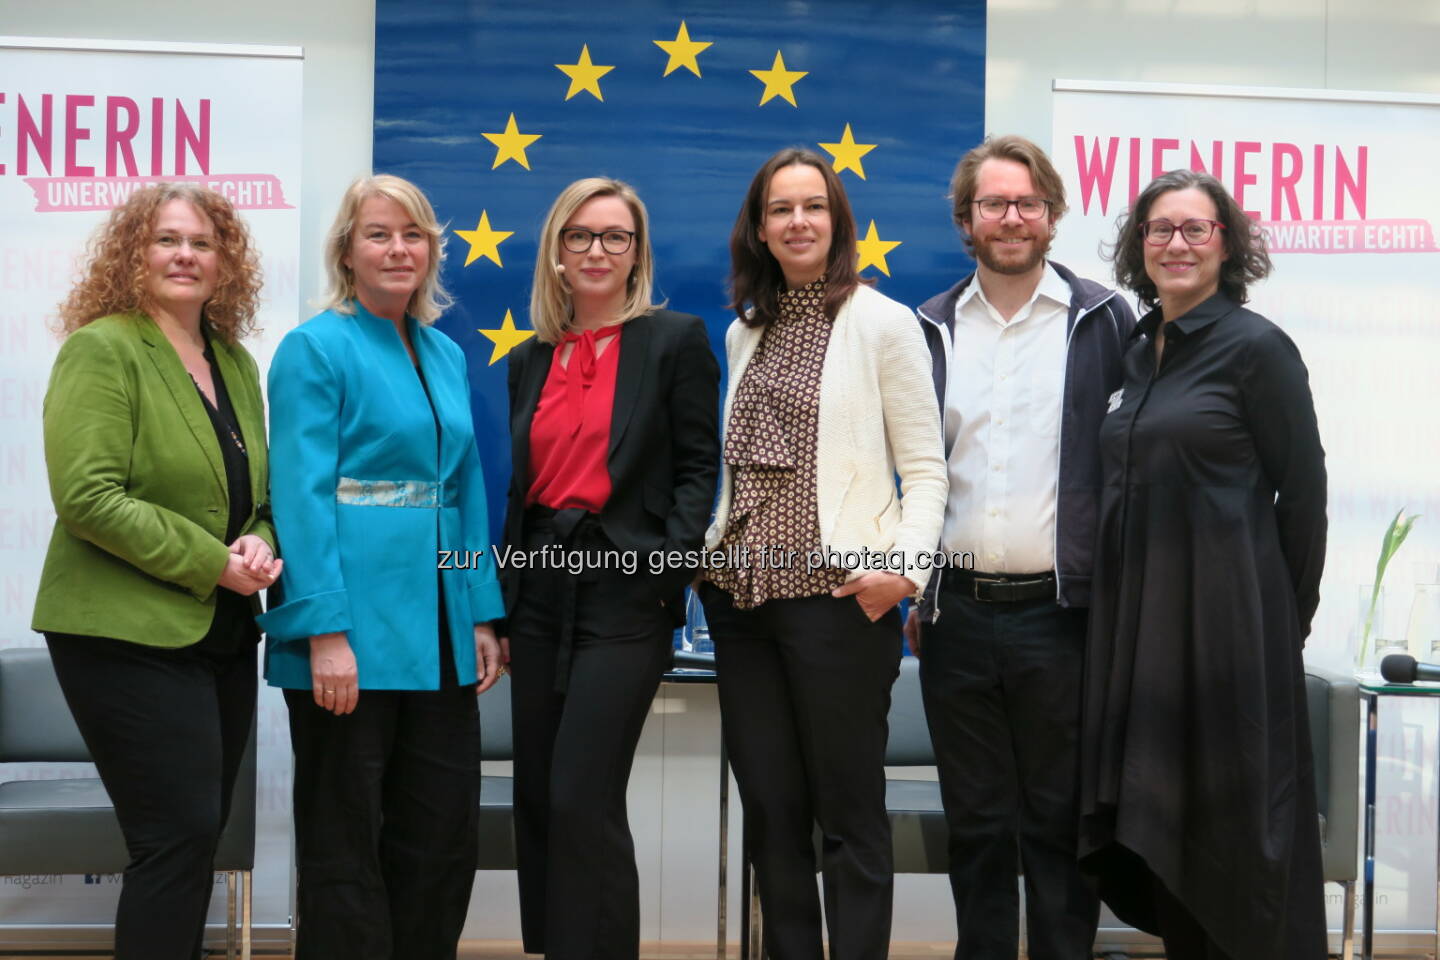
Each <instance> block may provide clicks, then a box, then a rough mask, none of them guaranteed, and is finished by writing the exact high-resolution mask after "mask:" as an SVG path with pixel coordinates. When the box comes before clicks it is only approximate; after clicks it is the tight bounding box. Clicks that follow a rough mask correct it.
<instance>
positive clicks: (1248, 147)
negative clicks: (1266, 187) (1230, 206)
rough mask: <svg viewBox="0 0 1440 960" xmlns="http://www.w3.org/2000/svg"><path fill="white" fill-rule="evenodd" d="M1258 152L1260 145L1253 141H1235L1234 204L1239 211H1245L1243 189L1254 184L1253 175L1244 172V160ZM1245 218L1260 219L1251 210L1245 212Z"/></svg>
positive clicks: (1257, 214) (1258, 215)
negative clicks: (1238, 205) (1238, 207)
mask: <svg viewBox="0 0 1440 960" xmlns="http://www.w3.org/2000/svg"><path fill="white" fill-rule="evenodd" d="M1259 152H1260V144H1259V143H1258V142H1256V141H1254V140H1237V141H1235V189H1234V190H1233V191H1232V192H1233V193H1234V194H1235V202H1236V203H1238V204H1240V209H1241V210H1245V188H1246V187H1248V186H1251V185H1252V184H1254V183H1255V179H1256V178H1255V174H1253V173H1246V172H1245V158H1246V157H1247V156H1248V155H1250V154H1252V153H1259ZM1245 216H1247V217H1252V218H1254V219H1256V220H1259V219H1260V214H1259V213H1257V212H1255V211H1253V210H1245Z"/></svg>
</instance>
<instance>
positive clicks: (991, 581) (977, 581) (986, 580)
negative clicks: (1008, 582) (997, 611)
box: [970, 577, 1005, 603]
mask: <svg viewBox="0 0 1440 960" xmlns="http://www.w3.org/2000/svg"><path fill="white" fill-rule="evenodd" d="M1004 582H1005V581H1004V580H1001V579H1000V578H998V577H975V578H974V579H972V580H971V581H970V594H971V596H973V597H974V598H975V600H976V602H977V603H995V602H996V601H994V600H992V599H990V598H989V597H982V596H980V585H981V584H982V583H983V584H986V585H989V586H994V585H996V584H1001V583H1004Z"/></svg>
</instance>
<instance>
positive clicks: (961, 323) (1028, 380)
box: [941, 263, 1070, 573]
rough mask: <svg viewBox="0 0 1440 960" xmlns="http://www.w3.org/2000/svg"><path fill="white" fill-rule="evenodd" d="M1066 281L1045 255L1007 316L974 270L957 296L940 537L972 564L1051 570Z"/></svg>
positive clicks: (978, 567) (993, 568) (1002, 568)
mask: <svg viewBox="0 0 1440 960" xmlns="http://www.w3.org/2000/svg"><path fill="white" fill-rule="evenodd" d="M1069 310H1070V286H1069V284H1067V283H1066V282H1065V281H1064V280H1063V279H1061V277H1060V275H1059V274H1058V273H1056V272H1055V268H1054V267H1052V266H1050V265H1049V263H1046V265H1045V271H1044V273H1043V275H1042V276H1041V279H1040V283H1039V284H1038V285H1037V286H1036V288H1035V293H1034V294H1033V295H1032V296H1031V297H1030V299H1029V301H1027V302H1026V303H1025V304H1024V306H1022V307H1021V308H1020V309H1019V310H1017V311H1016V312H1015V315H1014V316H1013V317H1011V318H1010V320H1009V322H1006V321H1005V319H1004V318H1003V317H1001V315H1000V313H999V311H997V310H996V309H995V307H994V306H993V305H992V304H991V303H990V301H988V300H986V299H985V293H984V291H983V290H981V289H980V280H979V278H978V277H977V278H976V279H975V280H974V281H972V282H971V283H970V284H969V286H967V287H966V288H965V290H964V292H963V293H962V294H961V296H960V298H959V300H957V301H956V303H955V333H954V337H953V340H952V342H951V347H950V365H949V373H948V376H947V378H946V380H947V382H946V388H945V423H944V427H945V448H946V450H948V451H949V456H948V463H947V466H948V470H949V475H950V496H949V499H948V501H947V503H946V506H945V526H944V531H943V533H942V539H941V542H942V544H943V545H944V548H945V550H946V551H947V552H948V553H957V552H967V551H968V552H971V553H973V554H974V555H975V569H976V570H982V571H986V572H989V573H1041V572H1044V571H1049V570H1053V569H1055V493H1056V483H1057V479H1058V475H1059V455H1060V405H1061V400H1062V396H1063V391H1064V381H1065V348H1066V335H1067V331H1066V318H1067V316H1068V314H1069Z"/></svg>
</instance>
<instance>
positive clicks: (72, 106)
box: [65, 93, 95, 177]
mask: <svg viewBox="0 0 1440 960" xmlns="http://www.w3.org/2000/svg"><path fill="white" fill-rule="evenodd" d="M94 105H95V98H94V97H92V96H89V95H88V94H74V93H69V94H66V95H65V176H67V177H93V176H95V168H94V167H82V166H80V164H78V163H76V162H75V145H76V144H78V143H79V142H80V141H81V140H89V139H90V128H89V127H82V126H80V108H81V107H90V106H94Z"/></svg>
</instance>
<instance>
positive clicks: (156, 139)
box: [150, 97, 165, 177]
mask: <svg viewBox="0 0 1440 960" xmlns="http://www.w3.org/2000/svg"><path fill="white" fill-rule="evenodd" d="M164 149H165V100H164V99H163V98H161V97H151V98H150V176H152V177H158V176H160V174H162V173H164V172H165V171H164V170H163V169H162V168H161V163H162V161H163V160H164V157H165V154H164Z"/></svg>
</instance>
